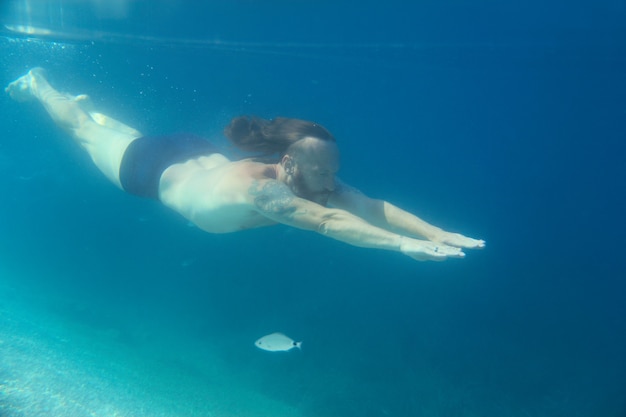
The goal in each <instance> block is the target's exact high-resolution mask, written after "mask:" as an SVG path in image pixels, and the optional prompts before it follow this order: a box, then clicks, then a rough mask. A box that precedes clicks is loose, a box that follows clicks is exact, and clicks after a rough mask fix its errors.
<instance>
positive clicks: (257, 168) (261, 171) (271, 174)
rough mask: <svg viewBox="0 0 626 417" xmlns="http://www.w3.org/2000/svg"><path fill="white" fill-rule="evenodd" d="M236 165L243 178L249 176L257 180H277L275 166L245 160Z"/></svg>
mask: <svg viewBox="0 0 626 417" xmlns="http://www.w3.org/2000/svg"><path fill="white" fill-rule="evenodd" d="M236 164H237V167H236V169H237V171H238V172H239V173H240V174H241V175H243V176H248V177H250V178H251V179H256V180H262V179H276V165H275V164H267V163H264V162H259V161H255V160H252V159H244V160H241V161H238V162H237V163H236Z"/></svg>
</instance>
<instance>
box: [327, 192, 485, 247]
mask: <svg viewBox="0 0 626 417" xmlns="http://www.w3.org/2000/svg"><path fill="white" fill-rule="evenodd" d="M330 202H331V203H332V204H333V205H334V206H335V207H338V208H342V209H344V210H347V211H349V212H351V213H354V214H355V215H357V216H358V217H361V218H363V219H364V220H366V221H367V222H369V223H371V224H373V225H376V226H378V227H380V228H383V229H385V230H388V231H392V232H396V233H399V234H401V235H407V236H416V237H421V238H424V239H427V240H429V241H431V242H435V243H442V244H446V245H450V246H455V247H459V248H468V249H476V248H483V247H484V246H485V241H484V240H480V239H473V238H470V237H466V236H463V235H461V234H459V233H451V232H446V231H445V230H443V229H441V228H439V227H437V226H434V225H432V224H430V223H428V222H426V221H424V220H422V219H420V218H419V217H417V216H416V215H414V214H412V213H409V212H407V211H405V210H402V209H401V208H399V207H396V206H394V205H393V204H391V203H388V202H387V201H383V200H377V199H373V198H370V197H367V196H366V195H365V194H363V193H361V192H360V191H358V190H357V189H355V188H352V187H350V186H348V185H346V184H343V183H339V184H338V185H337V190H336V191H335V193H334V194H333V196H332V197H331V200H330Z"/></svg>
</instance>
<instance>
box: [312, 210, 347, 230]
mask: <svg viewBox="0 0 626 417" xmlns="http://www.w3.org/2000/svg"><path fill="white" fill-rule="evenodd" d="M348 217H349V215H348V214H347V213H345V212H343V211H340V210H332V211H331V212H330V213H328V214H326V215H324V218H323V219H322V221H321V222H320V223H319V225H318V226H317V232H318V233H320V234H322V235H325V236H333V235H335V234H336V233H337V232H339V231H340V229H341V228H342V225H345V224H346V222H347V221H348Z"/></svg>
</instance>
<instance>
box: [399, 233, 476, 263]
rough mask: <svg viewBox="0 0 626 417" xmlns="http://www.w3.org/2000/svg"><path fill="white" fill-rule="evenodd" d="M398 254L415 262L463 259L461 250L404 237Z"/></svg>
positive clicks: (442, 244)
mask: <svg viewBox="0 0 626 417" xmlns="http://www.w3.org/2000/svg"><path fill="white" fill-rule="evenodd" d="M400 252H402V253H403V254H405V255H407V256H410V257H411V258H413V259H415V260H417V261H444V260H446V259H448V258H463V257H464V256H465V254H464V253H463V251H462V250H461V249H459V248H455V247H452V246H448V245H446V244H444V243H434V242H430V241H427V240H418V239H413V238H410V237H404V236H403V237H402V243H401V244H400Z"/></svg>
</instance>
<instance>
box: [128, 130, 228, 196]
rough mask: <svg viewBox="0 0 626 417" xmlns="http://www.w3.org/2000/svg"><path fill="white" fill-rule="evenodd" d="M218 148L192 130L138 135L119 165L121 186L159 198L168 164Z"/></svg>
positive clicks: (130, 191) (214, 151)
mask: <svg viewBox="0 0 626 417" xmlns="http://www.w3.org/2000/svg"><path fill="white" fill-rule="evenodd" d="M217 152H218V149H217V148H216V147H215V145H213V144H211V143H210V142H209V141H207V140H206V139H203V138H201V137H200V136H197V135H194V134H191V133H178V134H174V135H166V136H144V137H141V138H138V139H135V140H134V141H132V142H131V143H130V145H128V148H127V149H126V152H124V157H123V158H122V163H121V165H120V182H121V184H122V188H124V190H125V191H128V192H129V193H131V194H135V195H138V196H141V197H148V198H154V199H157V200H158V199H159V181H160V180H161V174H163V171H165V170H166V169H167V168H168V167H169V166H171V165H173V164H177V163H181V162H185V161H188V160H189V159H192V158H198V157H200V156H203V155H210V154H213V153H217Z"/></svg>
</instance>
